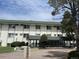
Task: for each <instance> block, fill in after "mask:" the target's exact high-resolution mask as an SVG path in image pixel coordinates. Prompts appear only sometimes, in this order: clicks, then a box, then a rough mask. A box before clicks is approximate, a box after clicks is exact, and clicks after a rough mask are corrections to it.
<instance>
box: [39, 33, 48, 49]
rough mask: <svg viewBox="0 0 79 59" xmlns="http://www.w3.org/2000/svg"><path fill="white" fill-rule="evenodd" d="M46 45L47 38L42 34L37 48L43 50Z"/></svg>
mask: <svg viewBox="0 0 79 59" xmlns="http://www.w3.org/2000/svg"><path fill="white" fill-rule="evenodd" d="M46 45H47V36H46V35H45V34H43V35H42V36H41V38H40V40H39V47H40V48H45V47H46Z"/></svg>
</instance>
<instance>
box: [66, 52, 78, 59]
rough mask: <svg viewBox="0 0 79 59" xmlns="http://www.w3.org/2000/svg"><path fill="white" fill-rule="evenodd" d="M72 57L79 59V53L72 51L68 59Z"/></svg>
mask: <svg viewBox="0 0 79 59" xmlns="http://www.w3.org/2000/svg"><path fill="white" fill-rule="evenodd" d="M71 57H76V58H79V51H71V52H69V53H68V59H71Z"/></svg>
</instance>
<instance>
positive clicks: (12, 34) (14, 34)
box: [8, 33, 17, 37]
mask: <svg viewBox="0 0 79 59" xmlns="http://www.w3.org/2000/svg"><path fill="white" fill-rule="evenodd" d="M14 36H17V33H8V37H14Z"/></svg>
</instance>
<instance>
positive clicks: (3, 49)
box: [0, 47, 14, 53]
mask: <svg viewBox="0 0 79 59" xmlns="http://www.w3.org/2000/svg"><path fill="white" fill-rule="evenodd" d="M13 51H14V49H13V48H12V47H0V53H9V52H13Z"/></svg>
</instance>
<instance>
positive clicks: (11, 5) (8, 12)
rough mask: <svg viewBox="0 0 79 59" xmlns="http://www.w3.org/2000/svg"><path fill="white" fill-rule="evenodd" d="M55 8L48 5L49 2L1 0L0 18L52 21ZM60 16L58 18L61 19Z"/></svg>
mask: <svg viewBox="0 0 79 59" xmlns="http://www.w3.org/2000/svg"><path fill="white" fill-rule="evenodd" d="M52 10H53V8H52V7H50V6H49V5H48V0H0V12H1V13H0V18H5V19H17V20H18V19H26V20H27V19H30V20H37V19H38V20H39V19H41V20H50V21H51V20H52V19H54V18H55V17H56V16H55V17H54V16H52V15H51V12H52ZM59 17H62V15H61V16H58V17H56V18H57V19H59Z"/></svg>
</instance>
